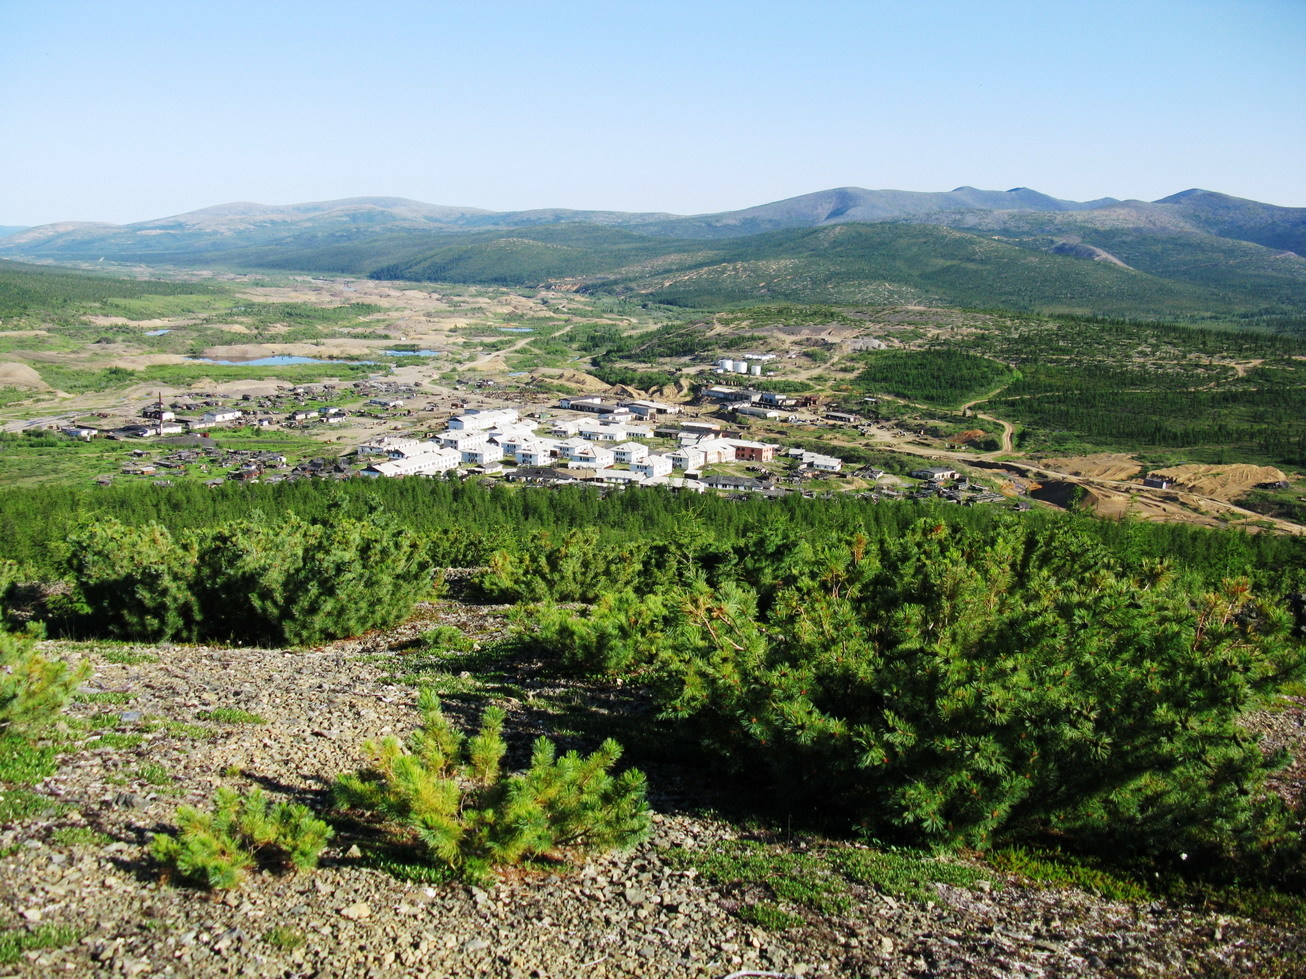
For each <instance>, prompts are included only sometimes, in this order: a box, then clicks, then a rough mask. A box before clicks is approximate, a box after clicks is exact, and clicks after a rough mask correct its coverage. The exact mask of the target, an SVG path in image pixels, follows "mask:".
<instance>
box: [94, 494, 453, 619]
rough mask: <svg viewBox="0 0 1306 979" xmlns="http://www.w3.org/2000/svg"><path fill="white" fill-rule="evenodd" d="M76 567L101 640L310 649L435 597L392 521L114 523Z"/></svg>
mask: <svg viewBox="0 0 1306 979" xmlns="http://www.w3.org/2000/svg"><path fill="white" fill-rule="evenodd" d="M71 544H72V549H71V553H70V555H69V559H68V570H69V573H70V575H71V577H72V579H73V582H74V584H75V586H76V589H77V592H78V595H79V597H80V600H81V602H82V605H83V607H84V610H85V614H84V622H85V624H86V625H88V626H89V627H90V628H91V629H93V630H94V631H96V632H99V633H101V634H105V635H110V636H117V637H123V638H131V639H142V640H151V641H166V640H183V641H195V640H197V639H205V640H217V641H223V642H247V643H271V644H290V645H305V644H308V643H313V642H318V641H321V640H323V639H336V638H340V637H342V636H355V635H359V634H361V633H363V632H366V631H367V630H368V629H375V628H385V627H388V626H391V625H394V624H395V623H397V622H399V621H401V620H402V619H403V617H404V616H405V615H407V614H408V613H409V612H410V611H411V610H412V607H413V605H414V604H415V603H416V602H417V601H418V600H419V599H421V598H423V597H426V596H427V595H429V594H430V593H431V589H432V581H433V578H432V567H431V565H430V562H429V559H428V557H427V553H426V548H425V547H424V546H423V545H422V544H421V542H420V541H419V540H418V539H417V538H416V536H415V535H413V534H412V533H410V532H409V531H407V530H404V529H403V528H402V527H399V526H398V525H397V524H396V523H395V522H394V521H393V520H391V519H389V518H387V517H385V516H384V515H372V516H369V517H368V518H366V519H354V518H350V517H339V516H337V517H334V518H332V519H330V520H328V521H325V522H322V523H310V522H308V521H305V520H302V519H300V518H298V517H296V516H295V515H294V514H289V515H287V516H285V517H284V518H282V519H280V520H278V521H276V522H273V521H271V520H269V519H267V518H265V517H261V518H258V519H251V520H241V521H233V522H230V523H225V524H221V525H219V526H217V527H213V528H210V529H208V530H204V531H199V532H188V533H180V534H178V535H176V536H174V535H173V534H172V533H170V532H169V531H168V530H167V529H166V528H164V527H162V526H160V525H158V524H149V525H147V526H144V527H129V526H126V525H123V524H120V523H117V522H116V521H114V520H112V519H103V520H100V521H97V522H96V523H95V524H89V525H86V526H84V527H83V528H81V529H80V530H79V531H78V532H77V533H75V534H74V535H73V538H72V540H71Z"/></svg>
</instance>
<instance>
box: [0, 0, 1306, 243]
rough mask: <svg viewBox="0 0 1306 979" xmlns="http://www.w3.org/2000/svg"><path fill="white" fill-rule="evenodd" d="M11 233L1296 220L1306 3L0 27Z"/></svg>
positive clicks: (776, 5)
mask: <svg viewBox="0 0 1306 979" xmlns="http://www.w3.org/2000/svg"><path fill="white" fill-rule="evenodd" d="M0 52H2V53H0V91H3V92H4V98H3V99H0V138H2V139H3V141H4V146H3V152H0V224H40V223H45V222H50V221H64V220H96V221H111V222H129V221H139V220H146V219H149V218H154V217H161V216H164V215H169V214H176V213H181V212H184V211H189V210H194V209H196V208H200V207H205V206H208V205H211V204H219V203H226V202H229V201H239V200H244V201H259V202H262V203H268V204H286V203H294V202H300V201H311V200H329V199H333V198H339V197H353V196H372V195H385V196H397V197H411V198H415V199H417V200H423V201H428V202H430V203H436V204H455V205H467V206H475V207H483V208H488V209H491V210H511V209H519V208H528V207H575V208H600V209H613V210H628V211H634V210H647V211H670V212H674V213H681V214H688V213H703V212H710V211H721V210H731V209H735V208H741V207H747V206H750V205H753V204H761V203H766V202H768V201H774V200H780V199H783V198H786V197H792V196H796V195H798V194H803V193H808V192H811V191H816V190H822V189H826V188H829V187H839V186H858V187H867V188H872V189H882V188H893V189H901V190H950V189H952V188H953V187H956V186H958V185H961V184H970V185H973V186H976V187H982V188H986V189H996V190H1006V189H1008V188H1011V187H1016V186H1027V187H1033V188H1035V189H1036V190H1040V191H1043V192H1044V193H1048V194H1052V195H1053V196H1056V197H1063V198H1070V199H1075V200H1086V199H1092V198H1096V197H1102V196H1110V197H1120V198H1139V199H1145V200H1152V199H1156V198H1158V197H1163V196H1166V195H1168V194H1171V193H1175V192H1177V191H1180V190H1185V189H1187V188H1189V187H1203V188H1206V189H1209V190H1218V191H1222V192H1225V193H1229V194H1234V195H1236V196H1239V197H1250V198H1253V199H1256V200H1262V201H1267V202H1269V203H1273V204H1281V205H1289V206H1306V0H1218V2H1217V0H1080V2H1069V0H1019V2H1017V0H964V2H951V0H915V2H910V0H903V2H898V0H862V2H822V0H807V2H804V3H801V4H799V3H781V2H767V0H751V2H734V0H698V2H678V0H662V2H657V3H649V2H642V0H612V2H594V0H590V2H568V0H550V2H506V0H498V2H496V0H480V2H440V0H427V2H407V0H368V2H355V0H319V2H299V0H261V2H258V3H250V2H245V0H167V2H153V0H93V2H92V0H0Z"/></svg>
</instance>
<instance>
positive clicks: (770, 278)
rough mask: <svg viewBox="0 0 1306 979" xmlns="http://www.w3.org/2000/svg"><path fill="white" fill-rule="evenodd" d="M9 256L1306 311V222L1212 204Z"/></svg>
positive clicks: (297, 229) (28, 236)
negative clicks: (1305, 257) (1304, 256)
mask: <svg viewBox="0 0 1306 979" xmlns="http://www.w3.org/2000/svg"><path fill="white" fill-rule="evenodd" d="M836 232H837V233H836ZM0 254H3V255H8V256H12V257H22V258H34V259H50V260H70V261H87V260H95V259H99V258H104V259H108V260H112V261H124V262H142V263H145V264H151V263H154V264H175V265H191V266H221V267H229V268H246V269H268V268H275V269H293V270H300V271H308V272H328V273H335V274H347V275H363V276H366V275H370V276H373V277H376V278H397V279H417V280H426V281H457V282H483V283H494V284H503V285H514V286H538V285H549V286H553V287H560V288H571V289H580V290H603V291H614V292H618V293H622V294H635V295H641V296H646V297H648V298H649V299H651V300H654V301H659V302H678V303H685V304H690V305H711V304H717V303H727V302H728V303H741V302H748V301H756V300H758V299H771V300H785V301H823V302H880V301H885V302H920V303H930V304H949V305H1001V306H1013V307H1016V308H1036V309H1074V310H1079V311H1089V312H1097V313H1107V314H1129V315H1149V316H1155V315H1174V314H1183V315H1189V314H1193V315H1197V314H1200V313H1210V314H1221V315H1223V314H1230V313H1238V314H1241V315H1250V314H1252V313H1254V312H1256V311H1257V310H1259V311H1260V313H1261V314H1264V315H1299V314H1301V313H1303V312H1306V259H1304V258H1303V257H1302V256H1303V255H1306V208H1288V207H1277V206H1274V205H1271V204H1262V203H1259V202H1257V201H1249V200H1243V199H1241V198H1236V197H1230V196H1228V195H1225V194H1219V193H1215V192H1212V191H1204V190H1188V191H1184V192H1183V193H1180V194H1175V195H1173V196H1171V197H1166V198H1163V199H1162V200H1159V201H1152V202H1146V201H1119V200H1115V199H1114V198H1103V199H1100V200H1095V201H1087V202H1079V201H1064V200H1058V199H1056V198H1053V197H1049V196H1047V195H1046V194H1041V193H1039V192H1037V191H1034V190H1030V189H1028V188H1025V187H1017V188H1015V189H1013V190H1007V191H990V190H977V189H975V188H973V187H958V188H957V189H956V190H952V191H947V192H941V193H918V192H912V191H894V190H878V191H873V190H863V189H860V188H856V187H842V188H838V189H835V190H826V191H820V192H818V193H814V194H805V195H803V196H801V197H794V198H791V199H789V200H784V201H777V202H775V203H771V204H763V205H759V206H757V207H751V208H746V209H744V210H741V211H730V212H723V213H719V214H702V215H694V216H678V215H673V214H661V213H626V212H618V211H580V210H567V209H540V210H528V211H510V212H494V211H487V210H482V209H479V208H470V207H448V206H440V205H434V204H424V203H421V202H419V201H411V200H405V199H402V198H392V197H358V198H350V199H347V200H339V201H325V202H318V203H310V204H292V205H283V206H267V205H262V204H247V203H243V204H224V205H220V206H217V207H210V208H205V209H203V210H199V211H193V212H191V213H188V214H181V215H176V216H173V217H168V218H161V219H158V220H154V221H144V222H140V223H136V224H129V225H112V224H96V223H63V224H50V225H43V226H40V227H36V228H28V229H25V230H21V231H16V232H14V233H11V234H8V235H6V236H4V237H0Z"/></svg>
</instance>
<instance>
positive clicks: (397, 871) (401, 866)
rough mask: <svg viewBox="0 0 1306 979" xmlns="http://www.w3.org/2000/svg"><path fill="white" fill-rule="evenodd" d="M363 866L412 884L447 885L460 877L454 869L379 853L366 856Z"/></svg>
mask: <svg viewBox="0 0 1306 979" xmlns="http://www.w3.org/2000/svg"><path fill="white" fill-rule="evenodd" d="M363 866H364V867H370V868H371V869H373V870H380V871H382V872H383V873H387V874H389V875H390V876H391V877H394V878H395V879H396V880H404V881H407V882H408V883H410V884H447V883H449V882H450V881H451V880H454V879H456V878H457V876H458V874H457V872H456V871H455V870H454V869H453V868H452V867H448V866H436V865H435V864H431V863H423V862H421V861H410V860H405V859H401V858H399V859H397V858H395V857H391V856H385V855H383V854H377V853H368V854H366V855H364V857H363Z"/></svg>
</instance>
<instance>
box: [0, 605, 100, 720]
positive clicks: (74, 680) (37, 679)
mask: <svg viewBox="0 0 1306 979" xmlns="http://www.w3.org/2000/svg"><path fill="white" fill-rule="evenodd" d="M90 672H91V667H90V664H89V663H87V662H86V661H84V660H83V661H82V662H80V663H79V664H77V665H76V666H74V667H69V666H68V664H67V663H64V662H63V661H61V660H57V659H55V660H51V659H46V658H45V657H44V656H42V655H41V654H40V653H38V652H37V651H36V637H35V636H34V635H30V634H26V635H25V634H22V633H12V632H4V631H0V738H3V737H7V736H10V735H17V736H21V737H24V738H32V737H39V736H40V734H41V732H42V731H43V730H44V729H45V728H46V727H47V726H49V724H50V723H51V722H52V721H53V720H54V718H55V717H56V716H57V715H58V714H59V712H60V711H62V710H63V708H64V705H65V704H67V703H68V699H69V698H70V697H71V696H72V693H73V691H74V690H76V689H77V686H78V684H80V683H81V682H82V681H83V680H85V679H86V678H87V677H88V676H90Z"/></svg>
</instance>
